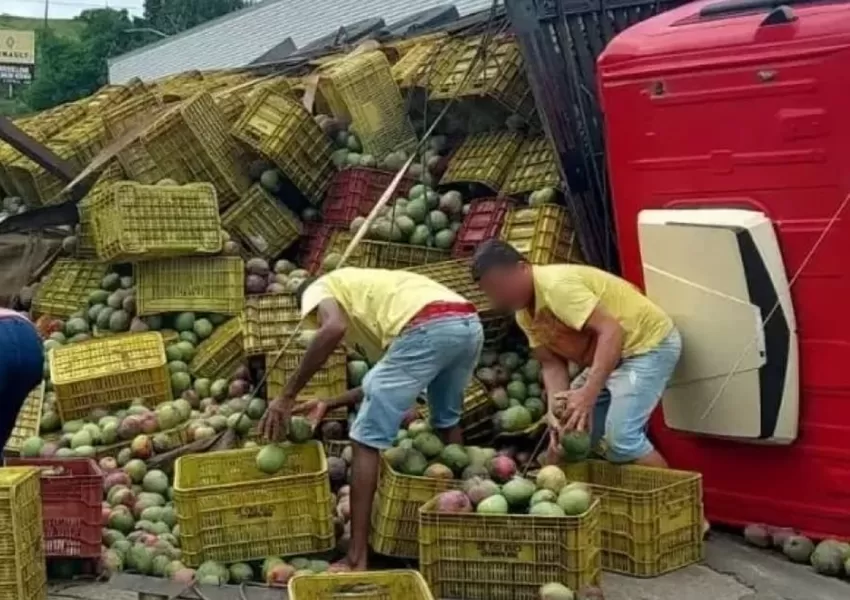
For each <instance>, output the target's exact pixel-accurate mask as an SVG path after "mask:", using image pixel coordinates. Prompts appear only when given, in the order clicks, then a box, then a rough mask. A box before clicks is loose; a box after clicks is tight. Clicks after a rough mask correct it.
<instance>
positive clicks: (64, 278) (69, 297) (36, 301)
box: [32, 258, 109, 317]
mask: <svg viewBox="0 0 850 600" xmlns="http://www.w3.org/2000/svg"><path fill="white" fill-rule="evenodd" d="M107 272H109V265H107V264H106V263H103V262H99V261H94V260H77V259H74V258H60V259H58V260H57V261H56V262H55V263H53V266H52V267H51V268H50V271H48V273H47V275H46V276H45V278H44V279H43V280H42V282H41V285H39V286H38V290H37V291H36V293H35V297H34V298H33V303H32V312H33V314H34V315H38V316H40V315H50V316H52V317H69V316H71V315H72V314H74V313H75V312H77V311H78V310H80V309H81V308H82V307H84V306H86V304H87V302H88V299H89V295H91V293H92V292H94V291H96V290H98V289H100V283H101V281H102V280H103V278H104V277H105V276H106V274H107Z"/></svg>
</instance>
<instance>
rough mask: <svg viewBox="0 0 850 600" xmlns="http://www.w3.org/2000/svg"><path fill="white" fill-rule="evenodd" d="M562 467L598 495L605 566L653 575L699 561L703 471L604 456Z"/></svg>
mask: <svg viewBox="0 0 850 600" xmlns="http://www.w3.org/2000/svg"><path fill="white" fill-rule="evenodd" d="M561 466H562V468H563V470H564V472H565V473H566V475H567V478H568V479H569V480H571V481H583V482H585V483H588V484H590V487H591V489H592V490H593V493H594V494H595V495H596V496H598V497H599V498H601V507H600V508H601V510H600V515H599V525H600V529H601V531H602V549H603V552H602V564H603V566H604V568H605V569H606V570H607V571H614V572H616V573H623V574H624V575H631V576H633V577H657V576H659V575H663V574H664V573H668V572H670V571H675V570H676V569H679V568H681V567H685V566H687V565H690V564H693V563H696V562H699V561H700V560H702V557H703V534H702V515H703V504H702V475H700V474H699V473H694V472H691V471H677V470H674V469H653V468H650V467H640V466H637V465H614V464H611V463H609V462H607V461H602V460H586V461H582V462H580V463H572V464H564V465H561Z"/></svg>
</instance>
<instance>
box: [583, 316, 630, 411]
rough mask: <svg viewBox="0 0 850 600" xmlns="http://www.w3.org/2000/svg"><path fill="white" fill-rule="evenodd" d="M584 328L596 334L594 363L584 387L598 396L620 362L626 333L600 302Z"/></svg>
mask: <svg viewBox="0 0 850 600" xmlns="http://www.w3.org/2000/svg"><path fill="white" fill-rule="evenodd" d="M584 328H585V329H589V330H590V331H592V332H593V333H594V334H595V335H596V349H595V351H594V353H593V363H592V364H591V365H590V369H589V370H588V373H587V381H586V382H585V384H584V387H585V388H587V390H588V391H589V392H590V393H592V394H593V396H594V397H596V396H598V395H599V394H600V393H601V392H602V390H603V389H605V383H606V382H607V381H608V377H609V376H610V375H611V373H612V372H613V371H614V369H616V368H617V365H618V364H619V363H620V359H621V358H622V356H623V339H624V337H625V334H624V332H623V327H622V326H621V325H620V322H619V321H617V319H615V318H614V317H613V316H612V315H611V314H610V313H609V312H608V311H607V310H605V309H604V308H603V307H601V306H599V305H598V304H597V305H596V308H594V309H593V312H591V313H590V317H588V319H587V321H586V322H585V324H584Z"/></svg>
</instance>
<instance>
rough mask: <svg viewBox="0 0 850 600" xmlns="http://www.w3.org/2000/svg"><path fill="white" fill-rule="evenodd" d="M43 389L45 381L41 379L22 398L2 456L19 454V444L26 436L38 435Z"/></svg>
mask: <svg viewBox="0 0 850 600" xmlns="http://www.w3.org/2000/svg"><path fill="white" fill-rule="evenodd" d="M44 389H45V383H44V382H43V381H42V382H41V383H40V384H38V385H37V386H36V387H35V389H33V390H32V391H31V392H30V393H29V395H28V396H27V399H26V400H24V403H23V405H22V406H21V410H20V412H19V413H18V418H17V419H15V426H14V427H13V428H12V433H11V434H10V435H9V439H8V441H7V442H6V446H5V448H3V456H19V455H20V454H21V446H22V445H23V443H24V442H25V441H26V440H27V438H31V437H35V436H38V430H39V426H40V425H41V407H42V406H43V404H44Z"/></svg>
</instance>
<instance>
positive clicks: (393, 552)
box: [369, 457, 463, 598]
mask: <svg viewBox="0 0 850 600" xmlns="http://www.w3.org/2000/svg"><path fill="white" fill-rule="evenodd" d="M462 484H463V482H462V481H459V480H455V479H432V478H429V477H416V476H413V475H403V474H402V473H398V472H396V471H394V470H393V469H392V467H391V466H390V465H389V463H388V462H387V461H386V460H385V459H384V458H383V457H381V474H380V478H379V480H378V490H377V493H376V494H375V501H374V504H373V505H372V531H371V534H370V539H369V545H370V546H371V547H372V549H373V550H374V551H375V552H377V553H378V554H383V555H385V556H394V557H396V558H409V559H417V558H419V537H420V532H419V508H420V507H421V506H422V505H423V504H425V503H426V502H428V501H429V500H431V498H433V497H434V496H436V495H437V494H439V493H440V492H445V491H447V490H459V489H460V488H461V485H462ZM442 597H449V596H445V595H444V596H442ZM456 597H458V598H463V596H456Z"/></svg>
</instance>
